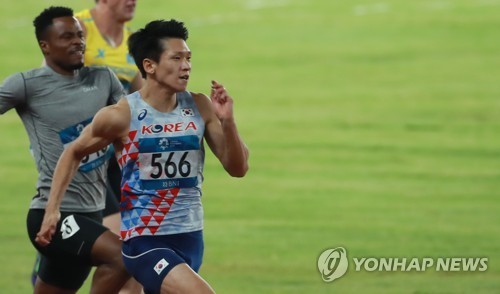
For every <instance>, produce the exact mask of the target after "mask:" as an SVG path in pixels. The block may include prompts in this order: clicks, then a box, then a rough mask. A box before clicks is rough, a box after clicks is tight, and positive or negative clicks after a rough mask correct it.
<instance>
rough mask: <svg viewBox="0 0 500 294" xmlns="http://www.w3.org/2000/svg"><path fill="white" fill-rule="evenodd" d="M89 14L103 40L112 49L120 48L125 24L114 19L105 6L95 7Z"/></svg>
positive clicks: (111, 12) (113, 15)
mask: <svg viewBox="0 0 500 294" xmlns="http://www.w3.org/2000/svg"><path fill="white" fill-rule="evenodd" d="M98 5H99V4H98ZM90 14H91V15H92V18H93V19H94V22H95V25H96V27H97V29H98V30H99V32H100V33H101V36H102V37H103V38H104V40H106V42H107V43H108V44H109V45H110V46H112V47H118V46H120V45H121V43H122V41H123V28H124V27H125V23H124V22H122V21H119V20H118V19H116V17H115V14H114V13H113V11H111V10H109V9H108V8H107V7H106V6H96V7H94V8H92V9H91V10H90Z"/></svg>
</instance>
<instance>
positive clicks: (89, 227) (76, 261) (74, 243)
mask: <svg viewBox="0 0 500 294" xmlns="http://www.w3.org/2000/svg"><path fill="white" fill-rule="evenodd" d="M44 213H45V210H43V209H30V210H29V212H28V219H27V227H28V235H29V238H30V240H31V243H32V244H33V246H35V248H36V249H37V250H38V251H39V252H40V253H41V256H40V267H39V269H38V276H39V277H40V278H41V279H42V280H43V281H44V282H46V283H47V284H50V285H53V286H57V287H61V288H65V289H75V290H76V289H79V288H80V287H81V286H82V285H83V282H84V281H85V279H86V278H87V277H88V275H89V273H90V270H91V268H92V261H91V253H92V246H93V245H94V243H95V241H96V240H97V238H99V236H101V235H102V234H103V233H104V232H105V231H106V230H107V228H106V227H104V226H103V225H102V224H101V222H102V213H101V212H100V211H98V212H93V213H71V212H61V220H60V221H59V223H58V224H57V228H56V233H55V234H54V236H53V237H52V241H51V243H50V244H49V245H48V246H46V247H40V246H39V245H38V244H37V243H36V242H35V238H36V234H37V233H38V232H39V230H40V226H41V225H42V221H43V216H44ZM63 223H64V225H62V224H63ZM61 225H62V226H63V228H62V229H61Z"/></svg>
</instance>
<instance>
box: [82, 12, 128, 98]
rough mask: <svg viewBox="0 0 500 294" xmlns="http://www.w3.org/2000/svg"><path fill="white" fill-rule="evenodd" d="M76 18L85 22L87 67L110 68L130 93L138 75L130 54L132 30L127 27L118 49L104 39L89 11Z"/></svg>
mask: <svg viewBox="0 0 500 294" xmlns="http://www.w3.org/2000/svg"><path fill="white" fill-rule="evenodd" d="M75 16H76V17H77V18H78V19H80V20H81V21H82V22H83V24H84V25H85V29H86V30H87V36H86V46H85V61H84V62H85V65H105V66H108V67H109V68H110V69H111V70H112V71H113V72H114V73H115V74H116V76H117V77H118V79H119V80H120V82H121V83H122V85H123V88H124V89H125V91H126V92H127V93H128V91H129V88H130V84H131V83H132V80H133V79H134V77H135V76H136V74H137V73H138V69H137V66H136V65H135V62H134V59H133V58H132V57H131V56H130V54H129V53H128V46H127V40H128V37H129V36H130V34H131V33H132V32H131V30H130V29H129V28H128V27H127V26H125V28H124V29H123V41H122V43H121V44H120V45H119V46H117V47H113V46H111V45H110V44H108V42H106V40H104V38H103V37H102V35H101V32H99V29H98V28H97V26H96V25H95V22H94V19H93V18H92V14H90V10H89V9H86V10H83V11H80V12H78V13H76V14H75Z"/></svg>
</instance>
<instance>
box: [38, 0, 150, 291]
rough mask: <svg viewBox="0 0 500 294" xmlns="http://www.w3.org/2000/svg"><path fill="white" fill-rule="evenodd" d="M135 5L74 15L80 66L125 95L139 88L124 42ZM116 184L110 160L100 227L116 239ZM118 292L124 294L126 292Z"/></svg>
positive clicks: (125, 0) (125, 2)
mask: <svg viewBox="0 0 500 294" xmlns="http://www.w3.org/2000/svg"><path fill="white" fill-rule="evenodd" d="M136 2H137V1H136V0H111V1H110V0H106V1H104V0H96V5H95V6H94V7H93V8H91V9H85V10H83V11H80V12H77V13H75V17H76V18H77V19H78V20H79V21H80V25H81V26H82V30H83V34H84V37H85V40H86V46H85V54H84V64H85V65H86V66H93V65H102V66H108V67H109V68H110V69H111V70H112V71H113V72H114V73H115V74H116V75H117V77H118V79H119V80H120V82H121V83H122V85H123V87H124V88H125V90H126V93H131V92H134V91H136V90H138V89H139V88H140V87H141V86H142V78H141V76H140V73H139V70H138V69H137V67H136V66H135V63H134V60H133V59H132V58H131V57H130V54H129V53H128V47H127V40H128V37H129V36H130V34H131V30H130V28H129V27H128V26H127V22H128V21H130V20H132V18H133V16H134V13H135V7H136ZM120 181H121V174H120V167H119V166H118V163H117V162H116V159H115V158H114V157H112V158H110V160H109V163H108V171H107V183H108V185H107V187H106V191H107V193H106V205H105V208H104V210H103V224H104V226H106V227H107V228H109V229H110V230H111V231H112V232H113V233H116V234H117V235H119V234H120V214H119V208H118V203H119V202H120ZM39 261H40V259H39V256H37V259H36V261H35V265H34V268H33V270H32V274H31V282H32V284H33V285H35V281H36V276H37V271H38V266H39ZM134 284H135V285H134ZM126 287H127V289H129V290H128V291H129V292H130V293H140V289H139V287H140V285H138V284H137V283H133V282H131V283H129V284H127V285H126ZM122 292H123V294H125V292H126V291H122ZM127 293H128V292H127Z"/></svg>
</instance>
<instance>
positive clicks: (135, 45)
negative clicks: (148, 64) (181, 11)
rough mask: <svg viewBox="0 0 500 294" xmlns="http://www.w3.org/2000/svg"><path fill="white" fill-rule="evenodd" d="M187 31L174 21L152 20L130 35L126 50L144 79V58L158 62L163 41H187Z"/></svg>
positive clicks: (180, 23)
mask: <svg viewBox="0 0 500 294" xmlns="http://www.w3.org/2000/svg"><path fill="white" fill-rule="evenodd" d="M188 35H189V33H188V30H187V28H186V27H185V26H184V23H183V22H181V21H177V20H175V19H171V20H168V21H166V20H163V19H161V20H154V21H152V22H150V23H148V24H147V25H146V26H145V27H144V28H142V29H140V30H138V31H137V32H135V33H133V34H132V35H130V37H129V38H128V50H129V52H130V55H132V57H133V58H134V60H135V64H136V65H137V67H138V68H139V71H140V72H141V75H142V77H143V78H146V71H145V70H144V68H143V67H142V61H143V60H144V59H146V58H149V59H151V60H154V61H156V62H158V61H160V56H161V54H162V52H163V51H164V50H165V48H163V43H162V42H161V41H162V40H164V39H171V38H174V39H182V40H184V41H186V40H187V39H188Z"/></svg>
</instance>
